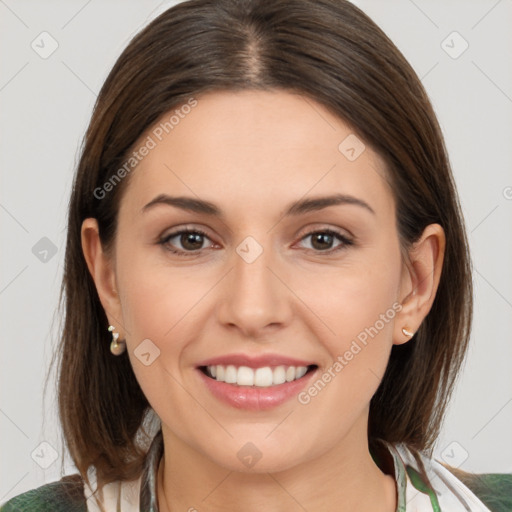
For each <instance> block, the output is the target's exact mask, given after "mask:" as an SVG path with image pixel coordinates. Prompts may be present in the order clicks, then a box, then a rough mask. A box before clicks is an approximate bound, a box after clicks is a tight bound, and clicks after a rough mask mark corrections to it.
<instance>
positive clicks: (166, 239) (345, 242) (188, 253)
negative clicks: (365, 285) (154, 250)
mask: <svg viewBox="0 0 512 512" xmlns="http://www.w3.org/2000/svg"><path fill="white" fill-rule="evenodd" d="M187 233H193V234H198V235H202V236H204V237H206V238H209V236H208V234H207V233H205V232H204V231H202V230H201V229H198V228H194V229H182V230H180V231H176V232H174V233H169V234H168V235H166V236H165V237H163V238H161V239H160V240H159V241H158V244H159V245H162V246H163V247H164V249H165V250H167V251H170V252H172V253H173V254H177V255H179V256H184V257H186V256H195V255H197V254H199V252H200V251H202V250H204V249H197V250H196V251H183V250H181V249H173V248H171V247H170V246H168V245H167V244H168V243H169V240H170V239H172V238H174V237H176V236H180V235H183V234H187ZM319 233H321V234H328V235H332V236H334V237H336V238H337V239H338V240H339V241H340V242H342V244H341V245H339V246H338V247H334V248H332V249H328V250H325V251H320V250H315V249H308V250H312V251H313V252H315V253H317V254H333V253H336V252H338V251H340V250H343V249H346V248H347V247H349V246H351V245H354V241H353V240H351V239H350V238H348V237H346V236H345V235H342V234H341V233H339V232H338V231H335V230H333V229H317V230H315V231H310V232H309V233H306V234H305V235H304V236H303V237H302V238H301V240H303V239H305V238H307V237H309V236H312V235H316V234H319Z"/></svg>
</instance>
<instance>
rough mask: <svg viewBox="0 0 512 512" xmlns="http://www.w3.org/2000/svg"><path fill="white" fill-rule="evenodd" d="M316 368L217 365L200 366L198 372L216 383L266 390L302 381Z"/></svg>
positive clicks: (313, 365)
mask: <svg viewBox="0 0 512 512" xmlns="http://www.w3.org/2000/svg"><path fill="white" fill-rule="evenodd" d="M316 368H317V365H315V364H312V365H309V366H285V365H281V366H263V367H260V368H249V367H248V366H235V365H231V364H230V365H222V364H217V365H212V366H200V367H199V370H201V371H202V372H203V373H204V374H205V375H206V376H207V377H209V378H210V379H212V380H215V381H217V382H225V383H226V384H233V385H234V386H246V387H259V388H268V387H274V386H279V385H281V384H284V383H286V382H293V381H296V380H299V379H302V378H303V377H304V376H305V375H306V374H308V373H310V372H312V371H314V370H316Z"/></svg>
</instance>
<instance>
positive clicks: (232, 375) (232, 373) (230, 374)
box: [224, 364, 236, 384]
mask: <svg viewBox="0 0 512 512" xmlns="http://www.w3.org/2000/svg"><path fill="white" fill-rule="evenodd" d="M224 382H227V383H228V384H234V383H235V382H236V368H235V367H234V366H233V365H232V364H230V365H229V366H226V373H225V374H224Z"/></svg>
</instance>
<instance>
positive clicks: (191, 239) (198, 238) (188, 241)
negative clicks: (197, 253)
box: [180, 233, 203, 251]
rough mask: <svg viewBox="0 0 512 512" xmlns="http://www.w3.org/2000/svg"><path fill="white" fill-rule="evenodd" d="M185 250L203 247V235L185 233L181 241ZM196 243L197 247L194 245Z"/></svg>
mask: <svg viewBox="0 0 512 512" xmlns="http://www.w3.org/2000/svg"><path fill="white" fill-rule="evenodd" d="M180 242H181V244H182V246H183V247H184V248H185V249H190V250H192V251H193V250H196V249H200V248H201V246H202V245H203V235H201V234H200V233H183V234H182V235H181V240H180ZM194 243H195V244H196V245H194Z"/></svg>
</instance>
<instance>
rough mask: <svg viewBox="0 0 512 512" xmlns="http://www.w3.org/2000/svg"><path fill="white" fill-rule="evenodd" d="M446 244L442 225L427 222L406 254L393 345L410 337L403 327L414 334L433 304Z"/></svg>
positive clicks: (399, 343)
mask: <svg viewBox="0 0 512 512" xmlns="http://www.w3.org/2000/svg"><path fill="white" fill-rule="evenodd" d="M445 244H446V239H445V234H444V230H443V228H442V227H441V226H440V225H439V224H429V225H428V226H427V227H426V228H425V229H424V230H423V233H422V235H421V237H420V239H419V240H418V241H417V242H416V243H415V244H414V245H413V247H412V248H411V249H410V251H409V252H408V254H407V256H406V261H404V265H403V267H402V278H401V282H400V295H399V297H401V298H402V300H401V301H400V302H401V304H402V309H401V310H400V313H399V314H398V315H397V317H396V322H395V333H394V334H395V336H394V344H396V345H401V344H402V343H405V342H407V341H409V340H410V339H411V336H409V335H407V334H404V333H403V332H402V328H405V329H406V330H408V331H410V332H412V333H415V332H416V331H417V330H418V329H419V327H420V325H421V323H422V322H423V320H424V318H425V317H426V316H427V314H428V312H429V311H430V309H431V307H432V304H433V303H434V299H435V296H436V292H437V288H438V286H439V280H440V278H441V270H442V268H443V260H444V251H445Z"/></svg>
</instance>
